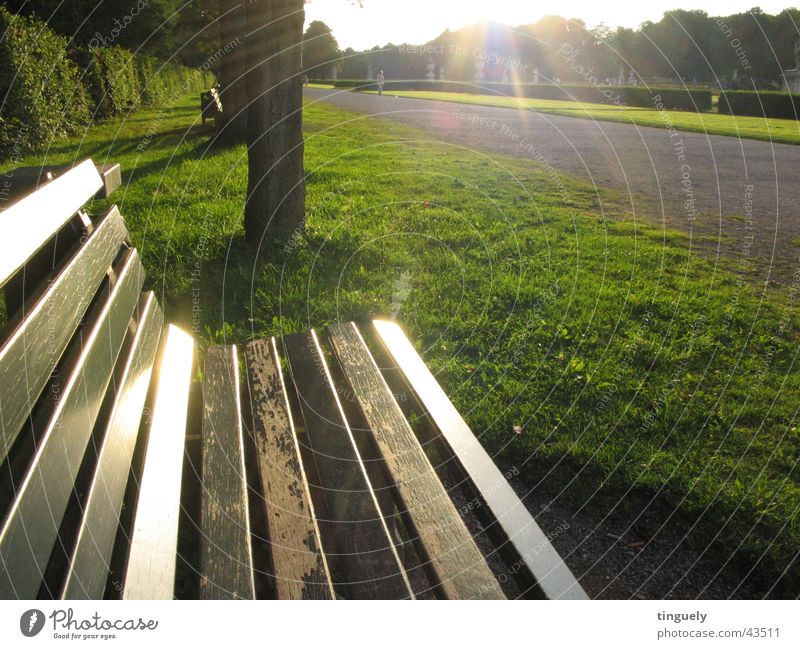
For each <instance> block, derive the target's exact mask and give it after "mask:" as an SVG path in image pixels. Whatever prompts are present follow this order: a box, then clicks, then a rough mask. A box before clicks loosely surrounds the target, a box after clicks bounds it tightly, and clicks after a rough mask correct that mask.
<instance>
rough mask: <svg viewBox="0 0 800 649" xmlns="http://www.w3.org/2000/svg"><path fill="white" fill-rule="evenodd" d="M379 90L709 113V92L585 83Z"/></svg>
mask: <svg viewBox="0 0 800 649" xmlns="http://www.w3.org/2000/svg"><path fill="white" fill-rule="evenodd" d="M322 83H333V85H334V86H335V87H337V88H356V89H359V90H369V89H374V88H376V87H377V86H376V84H375V82H374V81H367V80H363V79H337V80H335V81H334V80H331V79H326V80H324V81H323V82H322ZM383 89H384V90H385V91H387V92H391V91H393V90H431V91H438V92H468V93H473V94H479V95H503V96H516V97H526V98H529V99H558V100H563V101H582V102H587V103H595V104H616V105H620V106H636V107H645V108H652V107H653V105H654V103H655V99H656V98H657V97H660V103H661V104H662V105H663V106H664V107H665V108H668V109H677V110H689V111H706V110H711V91H710V90H690V89H684V88H643V87H640V86H594V85H589V84H563V85H553V84H532V83H530V84H517V85H515V84H511V83H490V82H485V83H462V82H459V81H427V80H422V81H387V82H386V83H385V84H384V86H383Z"/></svg>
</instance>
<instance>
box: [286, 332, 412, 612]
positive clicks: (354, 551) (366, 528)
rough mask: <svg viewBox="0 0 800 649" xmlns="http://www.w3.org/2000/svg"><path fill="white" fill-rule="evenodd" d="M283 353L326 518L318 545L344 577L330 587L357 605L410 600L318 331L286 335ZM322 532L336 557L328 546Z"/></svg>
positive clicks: (318, 509)
mask: <svg viewBox="0 0 800 649" xmlns="http://www.w3.org/2000/svg"><path fill="white" fill-rule="evenodd" d="M284 349H285V351H286V355H287V358H288V361H289V371H290V375H291V377H292V380H293V382H294V386H295V388H296V389H297V394H298V397H299V401H300V409H301V411H302V413H303V419H304V420H305V427H306V439H305V442H306V444H307V449H308V451H309V452H310V454H311V457H312V461H313V463H314V465H315V467H316V475H317V476H318V481H319V483H318V484H316V485H312V496H313V495H314V492H315V491H316V493H317V494H319V497H320V499H321V502H320V503H317V505H318V507H317V511H318V512H320V513H321V515H322V512H324V515H325V517H326V519H327V524H326V525H324V526H322V534H323V539H322V542H323V547H325V553H326V555H327V556H328V560H329V562H331V563H332V562H333V561H334V559H335V561H336V564H337V566H338V570H337V569H334V568H333V566H331V568H332V570H333V573H334V577H336V576H338V574H340V572H339V571H341V574H342V576H343V579H344V583H341V582H338V579H337V578H334V587H336V588H337V589H339V588H342V589H343V590H344V591H345V594H346V596H348V597H351V598H355V599H373V598H380V599H396V598H413V597H414V595H413V593H412V592H411V586H410V584H409V581H408V577H407V575H406V574H405V570H404V569H403V566H402V563H401V561H400V558H399V556H398V553H397V549H396V547H395V545H394V543H393V542H392V537H391V534H390V532H389V528H388V526H387V524H386V521H385V520H384V518H383V516H382V515H381V511H380V507H379V505H378V500H377V497H376V495H375V491H374V489H373V488H372V485H371V484H370V481H369V478H368V477H367V474H366V471H365V469H364V463H363V460H362V458H361V455H360V454H359V452H358V448H357V446H356V443H355V439H354V438H353V433H352V431H351V430H350V426H349V424H348V422H347V418H346V417H345V414H344V411H343V410H342V405H341V403H340V402H339V397H338V396H337V394H336V388H335V386H334V384H333V379H332V378H331V374H330V371H329V369H328V366H327V363H326V361H325V357H324V356H323V353H322V349H321V348H320V346H319V341H318V339H317V335H316V333H315V332H314V331H311V332H309V333H307V334H295V335H292V336H288V337H286V338H285V339H284ZM326 529H329V530H330V532H331V534H332V536H333V538H332V540H333V545H334V546H335V553H334V552H333V551H331V550H329V549H328V546H327V544H326V539H325V534H326ZM337 582H338V583H337Z"/></svg>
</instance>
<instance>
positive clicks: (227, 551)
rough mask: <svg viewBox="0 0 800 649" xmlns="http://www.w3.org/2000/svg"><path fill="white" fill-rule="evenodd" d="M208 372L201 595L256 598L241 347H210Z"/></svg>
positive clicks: (204, 412)
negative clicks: (238, 349) (239, 353)
mask: <svg viewBox="0 0 800 649" xmlns="http://www.w3.org/2000/svg"><path fill="white" fill-rule="evenodd" d="M203 374H204V378H203V473H202V476H203V498H202V502H203V504H202V523H201V533H202V536H201V542H200V569H201V574H200V597H201V598H202V599H254V598H255V582H254V580H253V550H252V547H251V545H250V513H249V502H248V494H247V480H246V478H245V465H244V439H243V436H242V410H241V403H240V401H239V399H240V388H239V358H238V352H237V349H236V347H235V346H227V347H211V348H209V349H208V352H207V354H206V364H205V371H204V373H203Z"/></svg>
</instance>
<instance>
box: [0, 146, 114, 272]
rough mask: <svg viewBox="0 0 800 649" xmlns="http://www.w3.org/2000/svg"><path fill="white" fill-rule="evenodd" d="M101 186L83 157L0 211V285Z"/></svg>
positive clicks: (88, 162)
mask: <svg viewBox="0 0 800 649" xmlns="http://www.w3.org/2000/svg"><path fill="white" fill-rule="evenodd" d="M102 187H103V181H102V179H101V178H100V174H99V173H97V169H96V168H95V166H94V164H93V163H92V161H91V160H85V161H84V162H82V163H81V164H79V165H77V166H76V167H73V168H72V169H70V170H69V171H67V172H66V173H64V174H62V175H61V176H59V177H58V178H56V179H55V180H53V181H52V182H49V183H47V184H46V185H45V186H43V187H42V188H40V189H38V190H37V191H35V192H33V193H32V194H30V195H28V196H26V197H25V198H23V199H21V200H19V201H17V202H16V203H14V204H13V205H11V206H10V207H9V208H8V209H5V210H3V211H2V212H0V286H2V285H3V284H5V283H6V282H7V281H8V279H9V278H10V277H11V276H12V275H13V274H14V273H15V272H17V270H19V269H20V268H22V266H23V265H24V264H25V262H26V261H27V260H28V258H29V257H31V256H32V255H33V254H34V253H35V252H36V251H37V250H39V248H41V247H42V246H43V245H44V244H45V242H46V241H47V240H48V239H49V238H50V237H52V236H53V235H54V234H55V233H56V231H58V229H59V228H60V227H61V226H62V225H64V224H65V223H66V222H67V221H68V220H69V219H70V218H71V217H72V216H73V215H74V214H75V213H76V212H77V211H78V210H79V209H81V207H83V205H84V203H86V202H87V201H89V200H90V199H91V198H92V197H93V196H94V195H95V194H96V193H97V191H98V190H99V189H101V188H102Z"/></svg>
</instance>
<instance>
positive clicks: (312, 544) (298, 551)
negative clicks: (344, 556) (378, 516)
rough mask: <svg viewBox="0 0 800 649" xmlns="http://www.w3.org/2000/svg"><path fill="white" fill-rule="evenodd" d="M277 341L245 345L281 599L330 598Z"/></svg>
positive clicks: (258, 451) (258, 452)
mask: <svg viewBox="0 0 800 649" xmlns="http://www.w3.org/2000/svg"><path fill="white" fill-rule="evenodd" d="M277 358H278V355H277V349H276V345H275V340H274V339H272V340H258V341H255V342H252V343H250V344H248V345H247V346H246V347H245V363H246V367H247V380H248V387H249V394H250V404H251V408H250V409H251V411H252V413H253V436H254V440H255V445H256V455H257V464H258V472H259V477H260V479H261V490H262V493H263V496H264V503H263V504H264V507H265V509H266V516H267V527H268V529H269V542H270V553H271V555H272V564H273V571H274V582H275V591H276V596H277V597H278V599H332V598H333V597H334V593H333V586H332V585H331V582H330V573H329V570H328V565H327V561H326V559H325V555H324V553H323V551H322V546H321V545H320V532H319V526H318V524H317V520H316V513H315V510H314V504H313V502H312V500H311V493H310V491H309V487H308V481H307V477H306V472H305V468H304V466H303V458H302V455H301V453H300V444H299V442H298V440H297V432H296V430H295V426H294V420H293V419H292V413H291V410H290V408H289V403H288V396H287V394H286V386H285V384H284V380H283V373H282V372H281V368H280V364H279V363H276V360H275V359H277Z"/></svg>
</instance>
